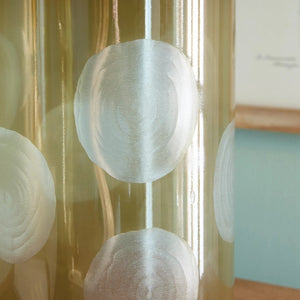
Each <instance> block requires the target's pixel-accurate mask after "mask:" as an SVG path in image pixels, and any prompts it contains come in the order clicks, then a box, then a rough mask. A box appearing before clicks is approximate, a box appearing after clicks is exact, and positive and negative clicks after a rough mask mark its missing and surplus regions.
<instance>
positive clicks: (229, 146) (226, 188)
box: [214, 121, 235, 242]
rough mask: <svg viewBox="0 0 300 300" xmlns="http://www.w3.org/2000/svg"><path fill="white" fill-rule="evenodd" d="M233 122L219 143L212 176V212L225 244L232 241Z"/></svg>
mask: <svg viewBox="0 0 300 300" xmlns="http://www.w3.org/2000/svg"><path fill="white" fill-rule="evenodd" d="M234 131H235V129H234V121H232V122H231V123H230V124H229V125H228V126H227V128H226V129H225V131H224V133H223V136H222V138H221V141H220V145H219V149H218V153H217V159H216V167H215V175H214V210H215V218H216V223H217V227H218V230H219V233H220V235H221V237H222V239H223V240H224V241H226V242H233V241H234V209H233V206H234V203H233V202H234V194H233V170H234V159H233V155H234Z"/></svg>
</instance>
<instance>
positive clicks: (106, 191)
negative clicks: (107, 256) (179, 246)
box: [0, 0, 234, 300]
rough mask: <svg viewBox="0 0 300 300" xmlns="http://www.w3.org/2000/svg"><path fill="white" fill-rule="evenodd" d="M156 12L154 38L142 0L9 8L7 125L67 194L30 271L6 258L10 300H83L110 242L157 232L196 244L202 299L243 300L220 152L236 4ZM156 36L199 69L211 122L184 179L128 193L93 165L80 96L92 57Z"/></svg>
mask: <svg viewBox="0 0 300 300" xmlns="http://www.w3.org/2000/svg"><path fill="white" fill-rule="evenodd" d="M148 2H149V1H148ZM150 2H151V7H150V12H151V14H150V20H151V22H150V29H149V28H146V27H147V26H148V27H149V25H145V24H146V22H145V19H146V18H149V16H146V14H149V11H147V9H146V6H147V1H146V2H145V1H142V0H126V1H123V0H87V1H83V0H64V1H60V0H53V1H44V0H36V1H35V0H24V1H11V0H1V1H0V42H1V45H0V48H2V49H4V50H3V51H1V49H0V55H1V56H0V89H1V90H0V126H1V127H5V128H7V129H11V130H14V131H17V132H19V133H20V134H22V135H24V136H26V137H27V138H29V139H30V140H31V142H32V143H33V144H35V145H36V146H37V147H38V148H39V149H40V151H41V152H42V154H43V155H44V157H45V158H46V160H47V163H48V166H49V169H50V171H51V173H52V176H53V178H54V182H55V190H56V218H55V222H54V225H53V227H52V231H51V233H50V236H49V239H48V241H47V243H46V244H45V246H44V247H43V248H42V249H41V251H39V252H38V253H37V254H36V255H35V256H33V257H32V258H31V259H30V260H28V261H26V262H24V263H20V264H9V263H7V262H5V261H2V260H1V259H0V299H5V300H16V299H18V300H19V299H22V300H27V299H28V300H29V299H30V300H46V299H49V300H52V299H56V300H62V299H69V300H81V299H83V298H84V296H83V285H84V279H85V276H86V273H87V271H88V269H89V266H90V264H91V261H92V260H93V258H94V257H95V255H96V254H97V252H98V251H99V249H100V248H101V246H102V244H103V243H104V242H105V241H106V240H107V239H108V238H110V237H112V236H113V235H116V234H118V233H122V232H128V231H132V230H140V229H144V228H147V227H149V226H150V227H159V228H162V229H165V230H167V231H170V232H173V233H175V234H177V235H178V236H179V237H181V238H183V239H185V240H186V241H187V243H188V244H189V245H190V247H191V249H192V250H193V253H194V254H195V257H196V261H197V264H198V267H199V275H200V285H199V299H216V300H219V299H222V300H226V299H232V285H233V280H234V275H233V243H232V242H226V241H224V240H223V239H222V237H221V236H220V234H219V232H218V228H217V225H216V221H215V213H214V202H213V189H214V172H215V163H216V156H217V151H218V146H219V143H220V140H221V137H222V135H223V132H224V130H225V128H226V127H227V125H228V124H229V123H230V122H231V121H232V120H233V116H234V103H233V73H232V70H233V27H234V23H233V21H234V0H226V1H224V0H188V1H184V0H161V1H158V0H152V1H150ZM148 9H149V8H148ZM147 30H150V34H151V38H152V39H154V40H159V41H164V42H167V43H169V44H171V45H173V46H175V47H177V48H178V49H180V50H181V51H182V52H183V53H184V54H185V55H186V56H187V58H188V59H189V61H190V63H191V66H192V69H193V71H194V75H195V78H196V80H197V84H198V88H199V92H200V100H199V101H200V112H199V119H198V123H197V126H196V129H195V132H194V137H193V141H192V144H191V145H190V147H189V148H188V151H187V153H186V155H185V157H184V158H183V159H182V161H181V162H180V163H179V164H178V166H177V167H176V168H175V170H173V171H172V172H171V173H169V174H168V175H166V176H164V177H162V178H161V179H159V180H157V181H154V182H152V183H145V184H143V183H128V182H127V183H126V182H121V181H118V180H117V179H114V178H113V177H111V176H109V175H108V174H107V173H106V172H105V171H104V170H102V169H101V168H100V167H98V166H97V165H95V164H93V163H92V162H91V160H90V159H89V158H88V156H87V155H86V153H85V151H84V149H83V147H82V146H81V144H80V142H79V140H78V137H77V133H76V127H75V122H74V113H73V102H74V94H75V91H76V86H77V81H78V78H79V76H80V73H81V72H82V69H83V67H84V64H85V63H86V61H87V59H88V58H89V57H91V56H92V55H94V54H96V53H98V52H100V51H101V50H102V49H104V48H105V47H107V46H109V45H112V44H117V43H123V42H126V41H133V40H136V39H143V38H145V37H147V34H149V32H148V33H147ZM148 38H149V36H148ZM149 199H150V200H149ZM149 201H150V204H151V205H150V206H149ZM150 210H151V211H150ZM149 218H150V219H149ZM149 220H150V221H149Z"/></svg>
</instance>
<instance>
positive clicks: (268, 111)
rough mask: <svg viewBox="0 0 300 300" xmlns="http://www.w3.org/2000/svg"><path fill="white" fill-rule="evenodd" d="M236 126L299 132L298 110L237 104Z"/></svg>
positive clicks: (299, 114)
mask: <svg viewBox="0 0 300 300" xmlns="http://www.w3.org/2000/svg"><path fill="white" fill-rule="evenodd" d="M236 127H237V128H244V129H258V130H269V131H279V132H289V133H300V110H299V109H286V108H271V107H258V106H245V105H237V107H236Z"/></svg>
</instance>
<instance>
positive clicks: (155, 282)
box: [84, 228, 199, 300]
mask: <svg viewBox="0 0 300 300" xmlns="http://www.w3.org/2000/svg"><path fill="white" fill-rule="evenodd" d="M198 285H199V274H198V268H197V264H196V260H195V257H194V254H193V252H192V250H191V249H190V247H189V246H188V244H187V243H186V242H185V241H184V240H182V239H181V238H179V237H178V236H177V235H175V234H173V233H170V232H168V231H165V230H162V229H158V228H151V229H145V230H140V231H131V232H128V233H122V234H118V235H116V236H114V237H112V238H110V239H109V240H107V241H106V243H105V244H104V245H103V247H102V248H101V249H100V251H99V252H98V254H97V255H96V257H95V258H94V260H93V262H92V264H91V266H90V269H89V271H88V273H87V276H86V278H85V282H84V296H85V300H96V299H106V300H125V299H131V300H135V299H136V300H140V299H148V300H154V299H155V300H196V299H197V297H198Z"/></svg>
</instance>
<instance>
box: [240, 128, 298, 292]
mask: <svg viewBox="0 0 300 300" xmlns="http://www.w3.org/2000/svg"><path fill="white" fill-rule="evenodd" d="M235 169H236V172H235V234H236V236H235V238H236V240H235V276H236V277H238V278H243V279H249V280H254V281H260V282H266V283H271V284H277V285H282V286H288V287H294V288H300V135H297V134H288V133H277V132H266V131H255V130H241V129H240V130H237V132H236V148H235Z"/></svg>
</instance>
